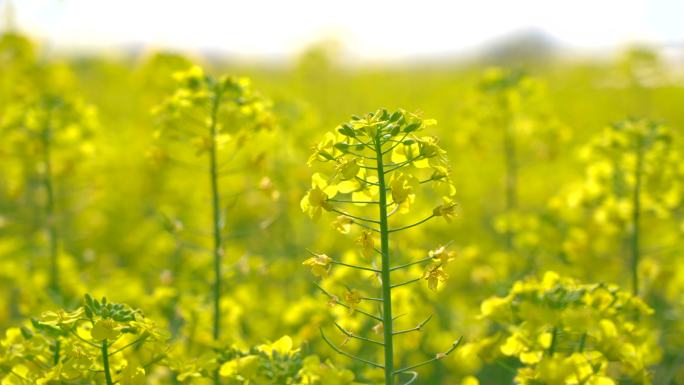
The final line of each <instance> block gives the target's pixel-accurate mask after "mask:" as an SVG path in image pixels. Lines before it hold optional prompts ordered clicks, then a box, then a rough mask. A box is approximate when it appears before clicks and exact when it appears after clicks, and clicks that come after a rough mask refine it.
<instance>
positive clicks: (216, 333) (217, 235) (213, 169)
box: [209, 90, 223, 385]
mask: <svg viewBox="0 0 684 385" xmlns="http://www.w3.org/2000/svg"><path fill="white" fill-rule="evenodd" d="M220 102H221V93H220V91H218V90H216V91H215V94H214V98H213V101H212V106H211V123H210V125H209V136H210V140H211V149H210V151H209V168H210V175H209V177H210V179H211V202H212V213H213V217H212V219H213V231H214V248H213V254H214V325H213V338H214V341H218V340H219V338H220V336H221V309H220V308H221V257H222V256H223V249H222V245H221V241H222V237H221V201H220V196H219V187H218V161H217V154H216V135H217V134H218V132H217V127H216V125H217V121H216V120H217V115H218V109H219V105H220ZM214 374H215V376H214V383H215V384H217V385H218V384H220V383H221V379H220V378H219V373H218V369H216V373H214Z"/></svg>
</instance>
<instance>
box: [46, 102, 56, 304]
mask: <svg viewBox="0 0 684 385" xmlns="http://www.w3.org/2000/svg"><path fill="white" fill-rule="evenodd" d="M50 119H51V118H50V114H49V112H48V117H47V119H46V122H45V127H44V129H43V133H42V142H43V143H42V144H43V146H42V147H43V163H44V166H45V170H44V171H45V175H44V176H43V187H44V188H45V195H46V203H45V216H46V226H47V230H48V242H49V248H50V250H49V253H50V254H49V256H50V289H52V290H53V291H54V292H55V293H59V261H58V251H59V250H58V245H57V242H58V241H57V224H56V223H55V220H56V218H55V197H54V195H55V194H54V187H53V185H52V153H51V148H50V147H51V139H52V132H51V128H50V124H51V123H50Z"/></svg>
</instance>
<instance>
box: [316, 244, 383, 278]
mask: <svg viewBox="0 0 684 385" xmlns="http://www.w3.org/2000/svg"><path fill="white" fill-rule="evenodd" d="M304 250H306V252H307V253H309V254H310V255H311V256H313V257H318V256H320V255H321V254H318V253H314V252H313V251H311V250H309V249H304ZM330 263H332V264H333V265H340V266H345V267H350V268H352V269H359V270H365V271H372V272H373V273H379V272H380V270H378V269H374V268H372V267H365V266H357V265H350V264H348V263H344V262H338V261H334V260H333V261H332V262H330Z"/></svg>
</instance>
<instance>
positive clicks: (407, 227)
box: [389, 214, 435, 233]
mask: <svg viewBox="0 0 684 385" xmlns="http://www.w3.org/2000/svg"><path fill="white" fill-rule="evenodd" d="M434 217H435V214H430V216H428V217H426V218H424V219H421V220H420V221H418V222H416V223H414V224H412V225H408V226H404V227H398V228H396V229H390V230H389V232H390V233H393V232H395V231H401V230H406V229H410V228H411V227H416V226H418V225H422V224H423V223H425V222H427V221H429V220H430V219H432V218H434Z"/></svg>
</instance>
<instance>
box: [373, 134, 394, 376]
mask: <svg viewBox="0 0 684 385" xmlns="http://www.w3.org/2000/svg"><path fill="white" fill-rule="evenodd" d="M375 154H376V161H377V166H378V187H379V189H380V197H379V200H380V204H379V206H380V250H381V253H382V272H381V277H382V300H383V302H382V319H383V322H382V323H383V333H384V338H383V343H384V344H385V345H384V348H385V365H384V369H385V385H394V344H393V340H392V338H393V330H392V283H391V281H390V269H391V267H390V256H389V233H390V232H389V225H388V223H387V186H386V185H385V171H384V164H383V160H382V155H383V154H382V145H381V143H380V138H379V137H376V138H375Z"/></svg>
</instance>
